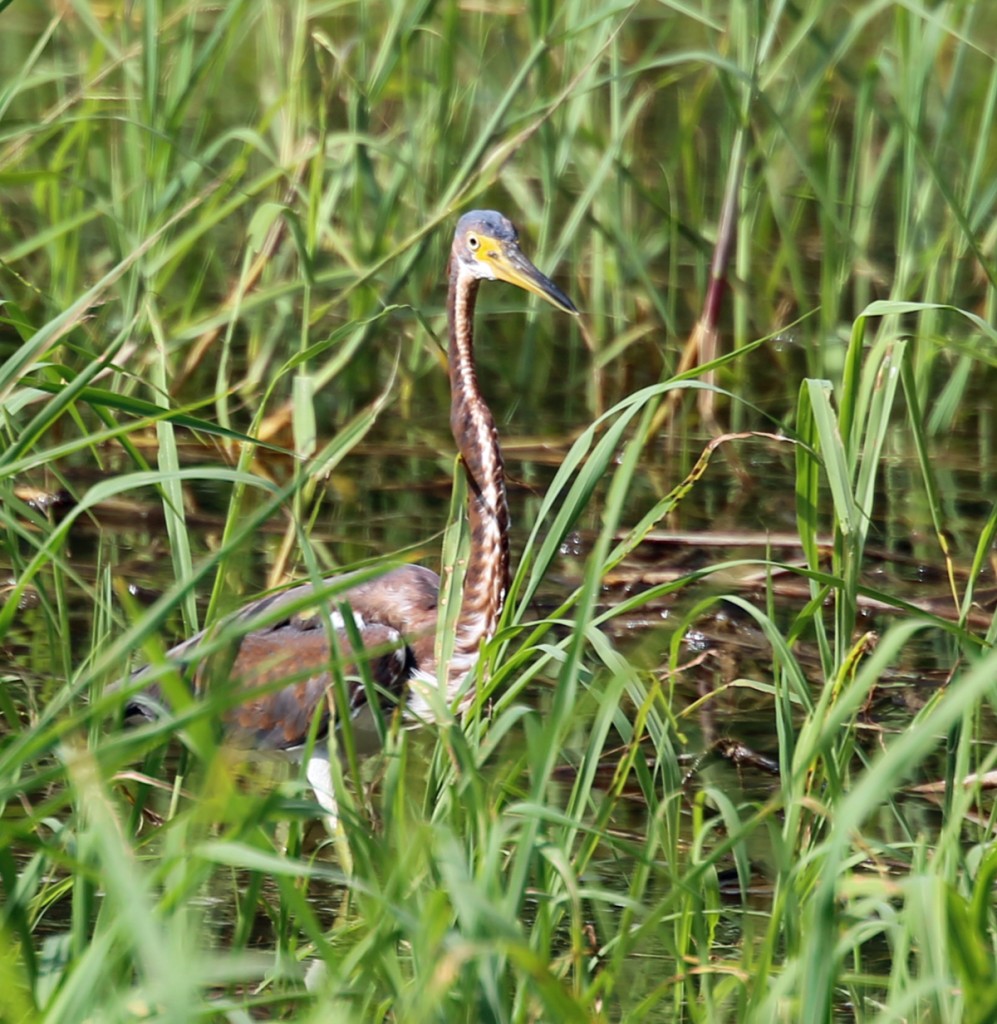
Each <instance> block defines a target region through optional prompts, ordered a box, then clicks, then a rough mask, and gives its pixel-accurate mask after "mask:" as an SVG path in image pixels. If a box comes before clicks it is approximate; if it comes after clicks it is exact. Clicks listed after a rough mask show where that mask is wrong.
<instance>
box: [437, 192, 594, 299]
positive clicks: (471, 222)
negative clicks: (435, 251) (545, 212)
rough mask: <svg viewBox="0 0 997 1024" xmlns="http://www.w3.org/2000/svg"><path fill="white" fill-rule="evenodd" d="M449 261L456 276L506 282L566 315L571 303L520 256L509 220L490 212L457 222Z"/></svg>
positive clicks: (514, 233)
mask: <svg viewBox="0 0 997 1024" xmlns="http://www.w3.org/2000/svg"><path fill="white" fill-rule="evenodd" d="M450 258H451V259H452V260H454V261H456V266H457V269H458V273H461V274H468V275H470V276H471V277H474V278H477V279H478V280H480V281H507V282H508V283H509V284H514V285H516V286H517V287H519V288H524V289H525V290H526V291H528V292H533V294H534V295H539V296H540V297H541V298H543V299H546V300H547V301H548V302H549V303H551V305H554V306H557V308H558V309H563V310H564V311H565V312H566V313H577V312H578V310H577V309H576V308H575V304H574V303H573V302H572V301H571V299H569V298H568V296H567V295H565V294H564V292H562V291H561V289H560V288H558V287H557V285H556V284H554V282H553V281H551V280H550V278H549V277H547V276H546V275H545V274H542V273H540V271H539V270H537V268H536V267H535V266H533V264H532V263H531V262H530V261H529V260H528V259H527V258H526V257H525V256H524V255H523V252H522V250H521V249H520V248H519V235H518V234H517V232H516V229H515V227H513V224H512V221H511V220H509V218H508V217H504V216H503V215H502V214H501V213H496V212H495V211H494V210H472V211H471V212H470V213H465V214H464V216H463V217H461V219H460V220H459V221H458V222H457V230H456V232H455V234H454V240H453V250H452V252H451V256H450Z"/></svg>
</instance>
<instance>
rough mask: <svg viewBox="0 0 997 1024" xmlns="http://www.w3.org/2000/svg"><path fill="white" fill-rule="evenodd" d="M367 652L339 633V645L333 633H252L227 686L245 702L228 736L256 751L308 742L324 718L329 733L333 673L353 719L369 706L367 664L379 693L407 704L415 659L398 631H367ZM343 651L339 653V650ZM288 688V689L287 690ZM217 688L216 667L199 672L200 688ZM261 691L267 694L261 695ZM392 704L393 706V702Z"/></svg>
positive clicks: (289, 628)
mask: <svg viewBox="0 0 997 1024" xmlns="http://www.w3.org/2000/svg"><path fill="white" fill-rule="evenodd" d="M361 640H362V641H363V647H362V649H361V651H360V652H359V654H358V653H357V652H355V651H354V650H353V649H352V647H351V645H350V642H349V640H348V639H347V636H346V634H345V633H344V632H342V631H339V630H337V631H335V639H334V645H333V644H330V642H329V641H330V637H329V634H328V632H327V630H326V629H325V628H312V627H311V626H308V627H306V628H301V626H300V625H296V624H294V623H290V624H288V625H286V626H282V627H280V628H278V629H273V630H268V631H267V632H265V633H249V634H248V635H247V636H245V637H244V638H243V641H242V643H241V644H240V645H239V651H238V653H237V655H236V657H235V661H234V662H233V664H232V667H231V669H230V670H229V672H228V673H227V678H226V679H225V680H224V685H225V686H226V687H229V686H231V687H235V688H236V690H237V694H236V696H237V697H238V698H239V699H238V703H237V704H236V705H235V706H234V707H233V708H232V709H231V710H230V711H228V712H226V714H225V715H224V717H223V721H224V723H225V728H226V732H227V733H228V734H229V735H230V736H231V737H232V738H233V739H235V740H236V741H237V742H241V743H246V744H248V745H251V746H254V747H261V748H271V749H274V748H276V749H284V748H288V747H296V746H299V745H300V744H302V743H304V742H305V740H306V739H307V736H308V731H309V729H310V727H311V723H312V719H313V718H314V716H315V715H316V714H318V715H319V716H320V718H321V724H320V726H319V735H322V734H324V732H325V730H326V728H327V723H328V721H329V714H330V701H331V700H332V690H331V685H332V679H333V675H332V673H333V671H337V670H338V671H339V672H341V673H342V675H343V679H344V681H345V683H346V692H347V695H348V697H349V701H350V708H349V710H350V712H351V713H353V712H355V711H357V710H358V709H359V708H360V707H362V706H363V704H364V702H365V701H366V691H365V689H364V686H363V682H362V676H361V667H360V659H362V660H363V661H364V662H366V666H367V669H368V671H369V674H370V678H371V680H372V682H373V683H374V684H375V686H376V687H377V688H378V689H379V690H380V691H382V692H383V693H384V694H386V695H393V697H394V699H395V701H396V702H397V700H398V699H399V698H402V699H404V698H403V696H402V695H403V692H404V686H405V681H406V680H407V679H408V678H409V676H410V675H411V672H412V669H411V667H410V664H409V652H408V649H407V648H406V647H405V645H404V643H403V641H402V638H401V637H400V635H399V634H398V632H397V631H396V630H394V629H391V628H390V627H388V626H379V625H373V626H367V627H366V628H365V629H364V630H363V631H362V633H361ZM333 646H335V651H333V649H332V647H333ZM282 682H283V683H287V685H284V686H281V683H282ZM205 685H207V686H209V687H210V686H211V685H212V684H211V679H210V662H209V663H208V664H207V665H205V666H203V668H202V669H201V670H199V671H198V673H197V676H196V677H195V686H196V687H197V689H198V690H199V691H200V690H202V689H203V688H204V686H205ZM254 691H262V692H260V693H259V694H258V695H257V694H256V693H255V692H254ZM387 703H389V704H390V703H391V700H390V698H388V699H387Z"/></svg>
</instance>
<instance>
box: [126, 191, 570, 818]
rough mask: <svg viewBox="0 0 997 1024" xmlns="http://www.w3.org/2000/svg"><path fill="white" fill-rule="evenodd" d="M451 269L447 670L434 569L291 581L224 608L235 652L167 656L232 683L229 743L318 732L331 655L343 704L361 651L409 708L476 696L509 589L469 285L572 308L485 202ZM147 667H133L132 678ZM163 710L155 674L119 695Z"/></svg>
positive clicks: (356, 689)
mask: <svg viewBox="0 0 997 1024" xmlns="http://www.w3.org/2000/svg"><path fill="white" fill-rule="evenodd" d="M448 277H449V283H448V292H447V321H448V326H449V360H450V392H451V405H450V426H451V429H452V431H453V435H454V439H455V441H456V442H457V448H458V450H459V452H460V455H461V459H462V461H463V464H464V472H465V473H466V475H467V480H468V489H469V492H470V493H469V497H468V522H469V526H470V532H471V545H470V553H469V556H468V563H467V569H466V573H465V577H464V585H463V590H462V593H461V605H460V610H459V613H458V617H457V627H456V635H455V639H454V649H453V655H452V657H451V659H450V665H449V671H448V673H447V678H446V679H445V680H440V679H439V673H438V667H437V665H436V660H435V654H434V646H435V634H436V620H437V599H438V593H439V578H438V577H437V575H436V573H434V572H432V571H431V570H430V569H426V568H424V567H422V566H417V565H407V566H403V567H401V568H396V569H392V570H390V571H388V572H386V573H384V574H383V575H380V576H377V577H376V578H373V579H371V578H368V576H369V574H366V573H365V574H360V573H357V574H352V575H347V576H338V577H331V578H329V579H327V580H325V581H323V582H322V584H321V585H320V586H319V587H315V586H313V585H312V584H304V585H302V586H298V587H294V588H292V589H290V590H287V591H284V592H282V593H280V594H277V595H273V596H270V597H265V598H262V599H260V600H259V601H254V602H252V603H251V604H249V605H246V606H245V607H244V608H243V609H241V610H240V611H239V612H237V613H236V614H235V616H234V617H233V618H234V620H235V622H236V623H239V624H242V625H244V626H245V633H244V635H243V636H242V637H241V639H240V640H238V641H237V644H236V646H235V649H234V650H231V649H229V650H228V651H223V652H220V653H219V654H216V655H212V656H211V657H202V654H203V650H202V648H203V647H205V646H206V640H207V639H208V636H207V634H206V633H205V632H202V633H199V634H197V635H196V636H194V637H192V638H191V639H189V640H187V641H184V642H183V643H181V644H178V645H177V646H176V647H174V648H173V649H172V650H171V651H170V652H169V654H168V656H167V657H168V659H169V661H170V662H171V663H174V664H178V665H180V666H181V667H182V668H183V669H187V667H188V666H191V667H192V669H193V671H192V673H191V674H192V681H193V684H194V688H195V691H197V692H200V691H202V690H203V689H204V688H205V686H206V685H207V683H208V680H210V681H211V683H210V685H211V686H212V687H213V688H214V687H215V686H216V685H217V682H216V681H217V680H221V682H222V683H223V684H224V685H226V686H228V687H229V688H230V691H231V707H230V708H229V710H228V711H227V712H226V713H225V715H224V725H225V728H226V732H227V734H228V735H229V736H230V737H231V738H232V739H233V740H234V741H235V742H238V743H241V744H244V745H247V746H250V747H254V748H258V749H270V750H286V751H291V752H293V751H294V750H295V749H296V748H301V747H302V745H303V744H304V743H305V742H306V740H307V737H308V734H309V730H310V728H311V727H312V722H313V720H314V718H315V716H316V715H318V716H320V718H321V721H320V723H319V733H318V735H319V736H320V737H321V736H322V735H324V733H325V731H326V730H327V728H328V721H329V717H330V697H329V692H330V683H331V681H332V666H333V665H334V664H335V665H337V666H339V668H340V671H341V672H342V674H343V676H344V678H345V679H346V680H347V683H348V686H349V689H348V693H349V697H350V703H351V710H352V711H357V710H359V708H360V707H362V705H363V704H364V702H365V699H366V690H365V689H364V687H363V685H362V682H361V680H360V673H359V672H358V662H359V661H360V659H363V661H364V662H366V664H367V667H368V668H369V675H370V678H371V679H372V680H373V682H374V683H375V684H376V686H377V687H378V688H379V689H380V690H382V691H383V692H385V693H386V694H389V695H393V696H394V697H395V698H396V699H402V700H404V701H405V703H406V705H407V711H408V713H409V714H410V715H412V716H413V717H415V718H419V719H427V718H431V717H432V708H433V704H434V702H433V701H430V700H428V699H427V695H426V692H425V688H426V687H428V686H439V685H440V684H441V682H442V685H443V696H444V697H445V701H446V703H447V704H449V705H451V706H452V705H453V704H454V703H455V701H456V700H457V699H458V697H461V699H462V703H465V702H466V701H468V700H469V699H470V697H471V696H472V695H473V690H472V689H471V688H470V687H466V686H465V684H466V682H467V680H468V677H469V675H470V673H471V672H472V670H473V668H474V665H475V663H476V661H477V657H478V653H479V651H480V649H481V645H482V644H483V643H485V642H486V641H487V640H488V639H489V638H490V637H491V636H493V635H494V633H495V628H496V625H497V623H498V619H499V616H500V615H501V613H502V604H503V602H504V600H505V595H506V592H507V591H508V587H509V536H508V531H509V508H508V503H507V501H506V492H505V474H504V470H503V465H502V452H501V449H500V447H499V440H498V432H497V430H496V429H495V421H494V419H493V418H492V414H491V411H490V410H489V408H488V406H487V404H486V403H485V400H484V398H483V396H482V394H481V391H480V389H479V387H478V380H477V374H476V372H475V364H474V331H473V318H474V306H475V301H476V298H477V293H478V286H479V284H480V282H481V281H482V280H499V281H508V282H510V283H512V284H516V285H518V286H519V287H521V288H525V289H526V290H528V291H531V292H534V293H535V294H537V295H540V296H542V297H543V298H545V299H546V300H547V301H548V302H551V303H552V304H553V305H555V306H557V307H559V308H560V309H563V310H565V311H566V312H570V313H575V312H577V310H576V309H575V307H574V305H573V304H572V302H571V300H570V299H569V298H568V297H567V296H566V295H565V294H564V293H563V292H562V291H561V290H560V289H559V288H558V287H557V286H556V285H555V284H554V283H553V282H552V281H550V280H549V279H548V278H546V277H545V276H544V275H543V274H541V273H540V271H539V270H537V269H536V267H534V266H533V264H532V263H530V261H529V260H527V259H526V257H525V256H524V255H523V254H522V252H521V251H520V249H519V244H518V238H517V235H516V229H515V228H514V227H513V226H512V224H511V223H510V222H509V221H508V220H507V219H506V218H505V217H503V216H502V215H501V214H499V213H494V212H492V211H474V212H473V213H468V214H465V215H464V216H463V217H462V218H461V219H460V221H459V222H458V224H457V230H456V232H455V234H454V241H453V247H452V249H451V252H450V262H449V267H448ZM353 580H357V582H353ZM312 599H313V600H312ZM343 604H346V605H348V606H349V614H350V615H352V618H353V621H354V624H355V626H356V630H357V632H358V633H359V637H360V640H361V644H362V650H361V651H356V650H354V649H353V645H352V644H351V643H350V640H349V636H348V632H349V631H348V630H347V629H346V628H345V623H344V621H343V616H342V613H341V612H340V611H338V610H337V609H338V608H339V607H340V606H341V605H343ZM285 608H286V609H287V610H288V611H287V614H286V615H283V614H281V612H282V609H285ZM261 620H265V621H266V622H267V623H268V624H267V625H260V626H258V627H257V628H254V627H253V623H254V622H257V623H258V622H260V621H261ZM227 625H228V628H227V630H226V631H227V632H229V633H232V632H235V633H238V632H239V627H236V628H235V629H232V628H231V627H232V620H229V622H228V624H227ZM147 671H148V670H141V671H140V672H139V673H138V676H139V677H141V676H142V675H144V674H145V673H146V672H147ZM282 682H286V685H283V686H282V685H280V684H281V683H282ZM411 684H414V685H411ZM406 690H407V691H408V692H407V693H406ZM161 710H162V698H161V694H160V690H159V688H158V686H156V685H152V686H150V687H148V688H147V689H146V690H144V691H143V692H141V693H138V694H136V695H135V696H133V697H132V698H131V699H130V701H129V704H128V706H127V710H126V715H127V716H128V717H129V718H130V719H131V720H135V719H141V718H155V717H157V716H158V715H159V714H160V713H161ZM327 758H328V749H327V744H326V743H324V742H319V743H318V744H316V749H315V751H314V753H313V755H312V757H311V758H310V760H309V763H308V766H307V774H308V779H309V781H310V782H311V784H312V787H313V788H314V790H315V795H316V797H317V798H318V800H319V802H320V803H321V804H322V805H323V807H324V808H325V809H326V811H327V812H328V814H329V817H330V818H335V816H336V803H335V798H334V796H333V793H332V785H331V778H330V775H329V764H328V760H327Z"/></svg>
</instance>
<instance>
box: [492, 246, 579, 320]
mask: <svg viewBox="0 0 997 1024" xmlns="http://www.w3.org/2000/svg"><path fill="white" fill-rule="evenodd" d="M487 258H488V263H489V266H490V267H491V268H492V270H493V272H494V273H495V279H496V280H497V281H508V282H509V284H514V285H517V286H518V287H520V288H524V289H525V290H526V291H528V292H533V294H534V295H539V296H540V297H541V298H542V299H546V300H547V301H548V302H549V303H550V304H551V305H552V306H557V308H558V309H563V310H564V312H565V313H576V314H577V312H578V310H577V309H576V308H575V304H574V303H573V302H572V301H571V299H569V298H568V296H567V295H565V294H564V292H562V291H561V289H560V288H558V287H557V285H556V284H554V282H553V281H552V280H551V279H550V278H549V277H547V276H546V275H545V274H541V273H540V271H539V270H537V268H536V267H535V266H533V264H532V263H531V262H530V261H529V260H528V259H527V258H526V257H525V256H524V255H523V253H522V250H521V249H520V248H519V246H518V245H516V243H515V242H504V243H502V244H501V245H500V246H497V247H496V248H495V249H494V250H492V251H491V252H490V253H489V254H488V257H487Z"/></svg>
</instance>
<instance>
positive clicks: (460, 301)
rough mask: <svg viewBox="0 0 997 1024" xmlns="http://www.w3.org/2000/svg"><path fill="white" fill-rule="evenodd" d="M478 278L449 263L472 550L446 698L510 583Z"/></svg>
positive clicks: (456, 400) (453, 404)
mask: <svg viewBox="0 0 997 1024" xmlns="http://www.w3.org/2000/svg"><path fill="white" fill-rule="evenodd" d="M477 295H478V281H477V280H476V279H475V278H472V277H469V276H466V275H461V273H460V271H459V269H458V265H457V261H456V260H454V261H453V262H452V264H451V268H450V287H449V290H448V292H447V320H448V322H449V325H450V348H449V353H450V396H451V397H450V429H451V430H452V431H453V436H454V440H455V441H456V442H457V450H458V451H459V452H460V455H461V459H462V461H463V463H464V472H465V473H466V474H467V483H468V489H469V491H470V494H469V497H468V508H467V513H468V522H469V525H470V528H471V551H470V555H469V557H468V561H467V570H466V572H465V575H464V590H463V593H462V595H461V605H460V614H459V615H458V618H457V631H456V632H457V636H456V639H455V642H454V651H453V655H452V657H451V661H450V673H449V679H448V680H447V692H448V696H449V697H450V698H452V697H453V696H454V694H455V693H456V691H457V689H458V688H459V687H460V684H461V682H462V681H463V679H464V678H465V676H466V675H467V673H468V672H469V671H470V670H471V669H472V668H473V667H474V663H475V661H476V660H477V656H478V651H479V649H480V647H481V645H482V644H483V643H484V642H485V641H486V640H488V639H489V637H491V636H493V635H494V633H495V627H496V624H497V623H498V618H499V615H500V614H501V612H502V604H503V602H504V601H505V595H506V592H507V591H508V589H509V504H508V501H507V499H506V493H505V470H504V467H503V465H502V450H501V449H500V448H499V441H498V432H497V431H496V429H495V420H494V419H493V418H492V414H491V411H490V410H489V408H488V406H487V405H486V404H485V400H484V398H483V397H482V395H481V391H480V390H479V388H478V377H477V373H476V372H475V369H474V304H475V300H476V299H477Z"/></svg>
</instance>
